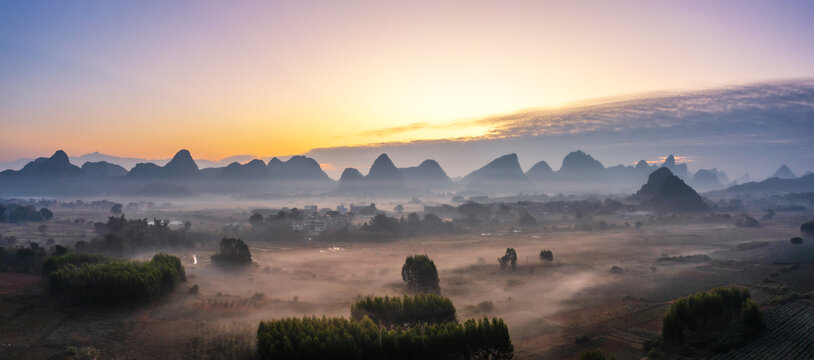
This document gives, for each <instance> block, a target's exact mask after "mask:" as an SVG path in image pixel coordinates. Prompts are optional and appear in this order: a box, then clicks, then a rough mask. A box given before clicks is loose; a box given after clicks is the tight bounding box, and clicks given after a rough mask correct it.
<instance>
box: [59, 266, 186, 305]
mask: <svg viewBox="0 0 814 360" xmlns="http://www.w3.org/2000/svg"><path fill="white" fill-rule="evenodd" d="M70 255H74V254H69V255H63V257H64V258H63V259H60V260H55V264H54V265H53V266H55V269H56V270H54V271H52V272H51V273H50V276H49V286H50V290H51V291H52V292H53V293H55V294H57V295H59V296H61V297H62V298H63V299H64V300H66V301H67V302H69V303H72V304H77V305H83V306H102V307H104V306H126V305H135V304H142V303H149V302H153V301H155V300H156V299H158V298H159V296H161V295H163V294H166V293H168V292H170V291H171V290H172V289H173V288H175V286H176V285H177V284H178V283H179V282H180V281H185V280H186V275H185V272H184V267H183V266H182V265H181V260H179V259H178V258H177V257H175V256H172V255H167V254H156V255H155V256H153V258H152V260H150V261H145V262H139V261H125V260H118V259H112V258H107V259H101V258H84V260H91V259H92V261H93V262H81V261H79V260H80V258H78V257H70ZM77 261H79V264H80V265H75V264H74V263H72V262H77ZM60 265H61V267H60Z"/></svg>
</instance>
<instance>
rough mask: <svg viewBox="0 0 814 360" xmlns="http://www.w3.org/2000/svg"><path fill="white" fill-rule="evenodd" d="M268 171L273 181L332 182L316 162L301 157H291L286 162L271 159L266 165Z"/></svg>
mask: <svg viewBox="0 0 814 360" xmlns="http://www.w3.org/2000/svg"><path fill="white" fill-rule="evenodd" d="M268 170H269V175H270V176H271V178H272V179H275V180H282V181H308V182H326V183H333V182H334V180H333V179H331V178H330V177H329V176H328V174H326V173H325V172H324V171H322V168H321V167H320V166H319V163H318V162H317V161H316V160H314V159H312V158H310V157H306V156H302V155H297V156H292V157H291V158H290V159H288V160H287V161H281V160H280V159H277V158H273V159H271V160H270V161H269V163H268Z"/></svg>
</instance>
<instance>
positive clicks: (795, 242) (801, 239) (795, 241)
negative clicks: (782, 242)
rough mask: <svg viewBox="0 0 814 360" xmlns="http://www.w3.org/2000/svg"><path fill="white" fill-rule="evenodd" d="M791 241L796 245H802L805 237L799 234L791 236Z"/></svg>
mask: <svg viewBox="0 0 814 360" xmlns="http://www.w3.org/2000/svg"><path fill="white" fill-rule="evenodd" d="M789 241H791V243H792V244H794V245H800V244H802V243H803V238H801V237H799V236H795V237H793V238H791V240H789Z"/></svg>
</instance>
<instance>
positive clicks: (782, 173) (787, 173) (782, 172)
mask: <svg viewBox="0 0 814 360" xmlns="http://www.w3.org/2000/svg"><path fill="white" fill-rule="evenodd" d="M771 177H776V178H780V179H796V178H797V175H796V174H794V172H793V171H791V169H789V167H788V166H786V164H783V165H780V167H779V168H778V169H777V171H775V172H774V175H772V176H771Z"/></svg>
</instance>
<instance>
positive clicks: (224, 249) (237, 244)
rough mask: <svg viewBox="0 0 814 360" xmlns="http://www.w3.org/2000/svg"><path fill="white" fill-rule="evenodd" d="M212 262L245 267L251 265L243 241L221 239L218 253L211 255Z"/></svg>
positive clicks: (250, 256) (250, 258)
mask: <svg viewBox="0 0 814 360" xmlns="http://www.w3.org/2000/svg"><path fill="white" fill-rule="evenodd" d="M212 262H215V263H221V264H231V265H246V264H251V263H252V254H251V253H250V252H249V247H248V246H247V245H246V243H244V242H243V240H240V239H235V238H223V240H221V241H220V252H219V253H217V254H215V255H212Z"/></svg>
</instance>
